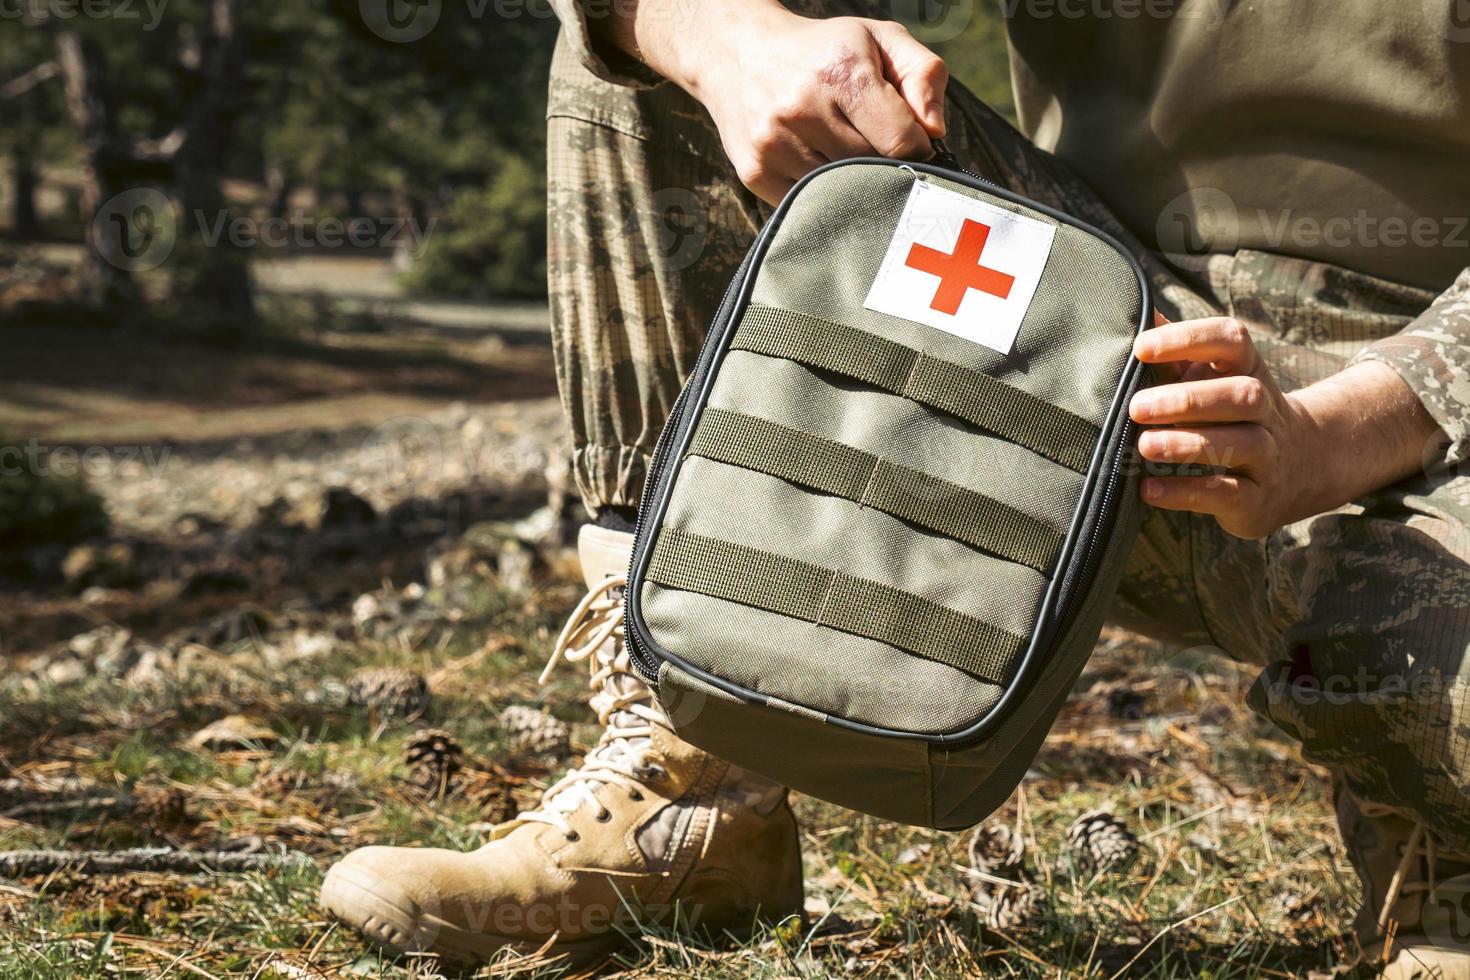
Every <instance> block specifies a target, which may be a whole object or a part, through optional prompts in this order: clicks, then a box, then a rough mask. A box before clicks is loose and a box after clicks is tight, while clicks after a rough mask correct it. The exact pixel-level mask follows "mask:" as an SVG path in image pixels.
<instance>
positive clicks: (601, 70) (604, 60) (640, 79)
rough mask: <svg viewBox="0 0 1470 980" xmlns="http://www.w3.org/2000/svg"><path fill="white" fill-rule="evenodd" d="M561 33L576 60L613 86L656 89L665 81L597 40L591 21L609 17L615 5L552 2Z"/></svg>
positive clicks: (571, 0) (583, 0)
mask: <svg viewBox="0 0 1470 980" xmlns="http://www.w3.org/2000/svg"><path fill="white" fill-rule="evenodd" d="M551 6H552V9H554V10H555V11H556V16H557V17H558V18H560V19H561V26H562V32H563V33H564V34H565V35H566V41H567V43H569V44H570V45H571V48H572V51H573V52H575V53H576V56H577V60H578V61H580V62H581V63H582V65H583V66H584V67H585V68H586V69H587V70H588V71H590V72H592V74H594V75H596V76H597V77H598V78H600V79H602V80H603V81H605V82H612V83H613V84H614V85H627V86H629V87H631V88H653V87H654V86H655V85H658V84H660V83H661V82H662V81H663V80H664V79H663V76H661V75H659V74H658V73H657V72H655V71H654V70H653V69H652V68H649V67H648V66H647V65H645V64H643V63H642V62H640V61H638V60H637V59H635V58H632V57H630V56H629V55H627V54H625V53H624V52H622V51H619V50H617V49H616V48H613V47H612V46H611V45H608V44H607V43H605V42H603V41H600V40H597V39H594V38H593V36H592V30H591V23H590V19H591V18H594V17H609V16H611V15H612V12H613V8H614V6H615V5H614V4H611V3H607V2H602V0H551Z"/></svg>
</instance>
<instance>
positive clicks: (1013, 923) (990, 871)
mask: <svg viewBox="0 0 1470 980" xmlns="http://www.w3.org/2000/svg"><path fill="white" fill-rule="evenodd" d="M969 850H970V867H971V868H973V869H974V870H975V871H978V872H980V874H982V875H986V876H989V877H980V876H979V875H972V876H970V877H969V879H968V881H967V884H968V886H969V889H970V898H971V900H972V901H974V903H975V905H976V907H977V908H978V909H979V912H980V917H981V920H982V921H983V922H984V923H985V925H986V926H987V927H989V928H991V929H1000V930H1011V929H1016V928H1018V927H1020V926H1022V925H1024V924H1025V923H1026V922H1027V920H1029V919H1030V918H1031V916H1032V915H1033V914H1034V913H1035V912H1036V911H1037V910H1038V909H1040V907H1041V905H1042V902H1041V893H1040V891H1038V890H1037V888H1036V887H1035V886H1034V885H1032V884H1031V883H1030V882H1029V881H1028V880H1027V876H1026V869H1025V864H1026V842H1025V840H1024V839H1023V838H1022V837H1021V835H1020V834H1018V833H1016V832H1014V831H1013V830H1011V828H1010V827H1007V826H1006V825H1004V824H986V825H985V826H983V827H980V828H978V829H976V831H975V833H974V835H973V836H972V837H971V838H970V848H969ZM992 878H1003V879H1006V881H1007V882H1013V884H1008V883H1005V882H999V881H994V880H991V879H992Z"/></svg>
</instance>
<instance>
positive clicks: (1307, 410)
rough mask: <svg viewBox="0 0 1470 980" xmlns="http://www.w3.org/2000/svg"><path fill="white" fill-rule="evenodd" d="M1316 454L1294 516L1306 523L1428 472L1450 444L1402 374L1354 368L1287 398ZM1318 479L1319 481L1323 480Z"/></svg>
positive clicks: (1366, 365)
mask: <svg viewBox="0 0 1470 980" xmlns="http://www.w3.org/2000/svg"><path fill="white" fill-rule="evenodd" d="M1287 398H1288V400H1289V402H1290V403H1291V404H1292V405H1294V406H1295V407H1296V409H1297V411H1298V412H1299V416H1300V420H1301V421H1302V423H1303V424H1304V425H1305V427H1306V431H1307V432H1308V433H1309V434H1310V439H1309V441H1308V442H1307V443H1306V445H1307V446H1309V447H1310V448H1311V451H1312V452H1313V453H1314V454H1315V459H1313V460H1312V461H1311V465H1309V466H1307V467H1305V468H1304V469H1303V471H1302V472H1304V473H1305V475H1307V476H1308V477H1309V479H1308V480H1305V481H1303V485H1302V486H1301V487H1299V488H1298V492H1299V494H1300V497H1299V501H1298V504H1297V506H1296V507H1295V508H1294V509H1295V510H1296V511H1297V512H1298V513H1299V514H1301V515H1302V516H1309V515H1311V514H1320V513H1323V512H1324V511H1328V510H1332V509H1334V508H1336V507H1340V506H1342V505H1343V504H1345V503H1347V502H1348V501H1351V500H1355V499H1357V498H1359V497H1361V496H1363V495H1364V494H1368V493H1372V492H1373V491H1375V490H1381V489H1382V488H1384V487H1386V486H1389V485H1390V484H1393V483H1397V482H1398V481H1399V480H1402V479H1404V478H1405V477H1408V476H1412V475H1413V474H1415V473H1418V472H1421V471H1422V470H1423V469H1424V467H1425V464H1426V462H1427V461H1429V460H1431V459H1434V458H1436V457H1437V456H1438V455H1439V454H1440V453H1441V452H1442V451H1443V446H1444V444H1445V442H1446V437H1445V435H1444V433H1443V432H1441V431H1440V428H1439V425H1438V424H1437V423H1436V422H1435V421H1434V419H1433V417H1431V416H1430V414H1429V412H1427V411H1426V410H1425V408H1424V405H1423V404H1422V403H1421V401H1420V400H1419V398H1418V396H1416V395H1415V393H1414V392H1413V390H1412V389H1411V388H1410V387H1409V386H1408V384H1407V383H1405V381H1404V380H1403V378H1402V377H1400V376H1399V374H1398V372H1396V371H1394V370H1393V368H1391V367H1389V366H1388V365H1386V364H1383V363H1380V362H1377V361H1363V362H1360V363H1357V364H1353V365H1351V366H1349V367H1347V368H1345V369H1344V370H1342V371H1340V372H1338V373H1337V374H1335V375H1333V376H1332V377H1330V378H1326V379H1324V380H1322V381H1319V382H1317V383H1316V384H1313V385H1309V386H1308V387H1306V388H1302V389H1300V390H1298V391H1295V392H1293V393H1291V394H1290V395H1288V396H1287ZM1318 477H1319V478H1318Z"/></svg>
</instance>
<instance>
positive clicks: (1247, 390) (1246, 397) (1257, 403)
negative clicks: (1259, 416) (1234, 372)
mask: <svg viewBox="0 0 1470 980" xmlns="http://www.w3.org/2000/svg"><path fill="white" fill-rule="evenodd" d="M1265 401H1266V386H1265V385H1263V384H1261V382H1260V380H1259V379H1258V378H1239V379H1237V380H1236V382H1235V402H1236V404H1237V405H1239V406H1240V407H1242V408H1245V409H1249V410H1250V411H1252V412H1254V411H1258V410H1259V409H1260V407H1261V406H1262V405H1263V404H1265Z"/></svg>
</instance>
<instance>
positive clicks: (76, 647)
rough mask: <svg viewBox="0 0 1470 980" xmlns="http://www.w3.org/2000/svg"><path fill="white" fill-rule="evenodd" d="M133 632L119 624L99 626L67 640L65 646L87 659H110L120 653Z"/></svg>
mask: <svg viewBox="0 0 1470 980" xmlns="http://www.w3.org/2000/svg"><path fill="white" fill-rule="evenodd" d="M132 638H133V634H132V633H131V632H129V631H128V630H126V629H123V628H122V627H121V626H99V627H97V628H96V629H94V630H90V631H89V632H86V633H79V634H77V635H76V636H74V637H72V638H71V639H70V640H69V641H67V644H66V648H67V649H68V650H70V651H71V652H72V653H74V654H76V655H77V656H79V657H83V658H85V659H87V660H103V659H112V658H116V657H118V656H119V655H121V653H122V651H123V649H124V648H125V647H126V646H127V645H128V642H129V641H130V640H132Z"/></svg>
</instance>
